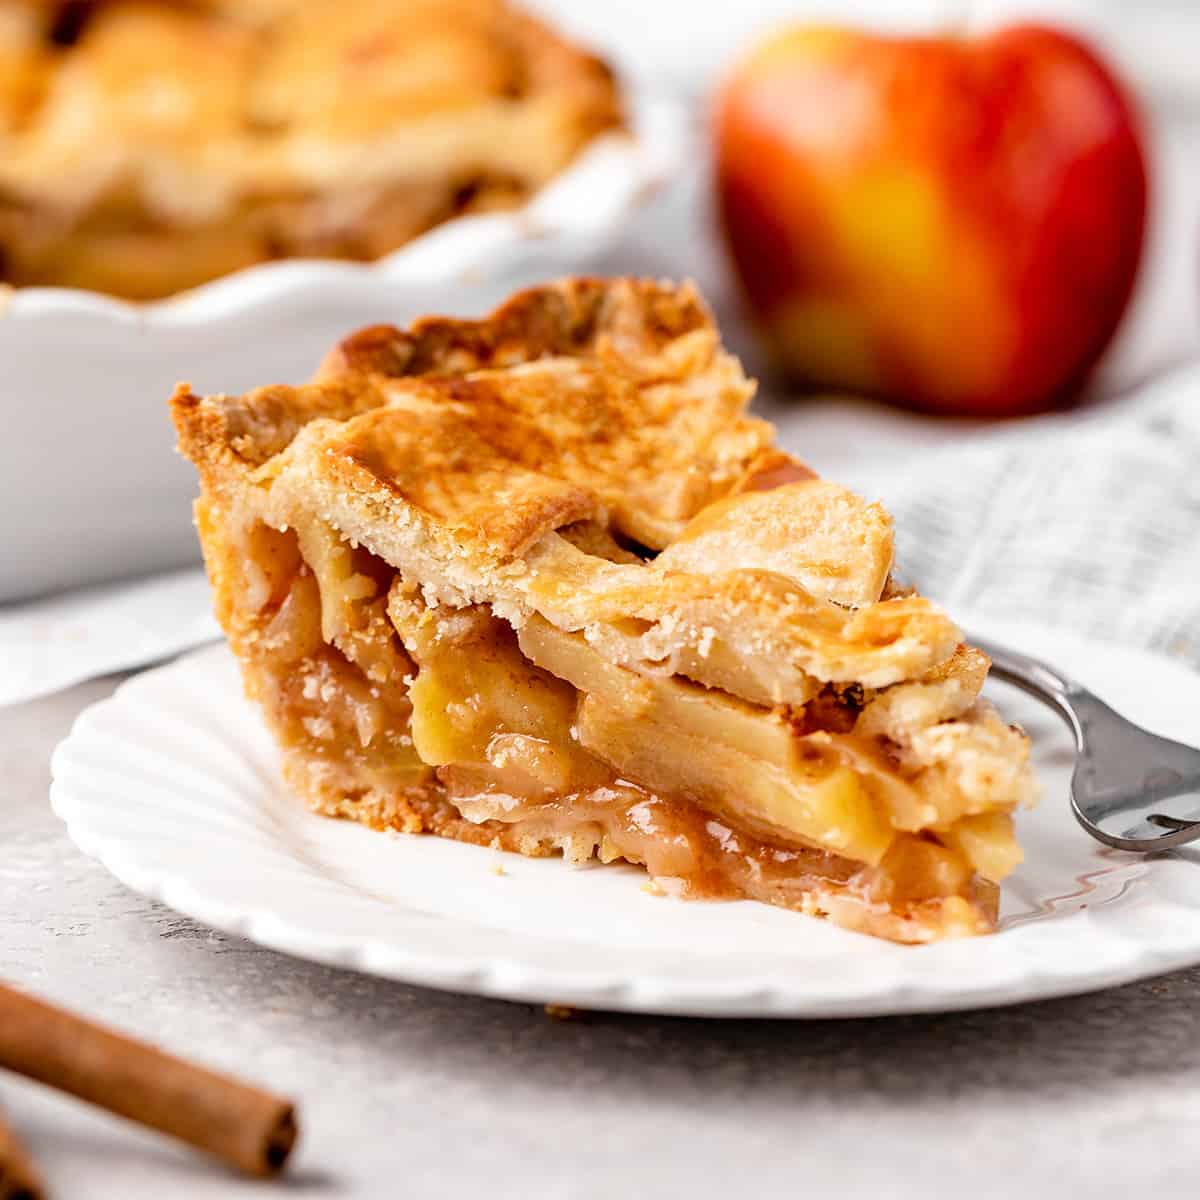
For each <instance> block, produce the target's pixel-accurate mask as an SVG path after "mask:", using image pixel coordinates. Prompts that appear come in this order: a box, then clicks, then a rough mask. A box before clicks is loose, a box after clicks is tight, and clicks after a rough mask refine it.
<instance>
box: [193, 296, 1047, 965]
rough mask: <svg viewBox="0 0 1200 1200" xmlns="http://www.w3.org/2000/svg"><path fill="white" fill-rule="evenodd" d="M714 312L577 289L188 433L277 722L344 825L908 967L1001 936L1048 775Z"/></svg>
mask: <svg viewBox="0 0 1200 1200" xmlns="http://www.w3.org/2000/svg"><path fill="white" fill-rule="evenodd" d="M749 392H750V389H749V385H748V384H747V382H746V381H745V380H744V377H742V376H741V375H740V371H739V369H738V368H737V365H736V363H735V362H734V360H732V359H730V358H729V357H728V356H727V355H724V354H723V353H722V352H721V351H720V348H719V343H718V342H717V340H716V337H715V332H714V331H713V330H712V327H711V325H710V324H709V322H708V318H707V314H705V313H704V312H703V310H702V309H701V308H700V307H698V305H697V303H696V301H695V298H694V297H693V296H692V295H691V294H690V293H688V292H686V291H682V290H674V289H670V288H665V287H663V286H660V285H654V284H644V283H638V282H634V281H610V282H606V281H566V282H564V283H562V284H559V285H554V286H551V287H547V288H544V289H535V290H534V291H531V292H529V293H526V294H523V295H521V296H518V297H516V298H515V299H514V300H513V301H511V302H510V304H509V305H507V306H505V307H504V308H503V309H501V310H499V311H498V312H497V313H496V314H494V315H493V316H492V317H490V318H487V319H485V320H484V321H481V322H443V321H431V322H429V323H426V324H422V325H419V326H417V327H416V328H415V329H414V330H413V331H410V332H401V331H399V330H379V329H377V330H369V331H365V332H364V333H363V334H360V335H357V336H356V337H354V338H351V339H350V340H349V341H348V342H346V343H344V344H343V345H342V346H341V347H339V348H338V349H337V351H335V353H334V354H333V355H332V356H331V357H330V359H329V360H327V362H326V364H325V366H324V367H323V369H322V372H321V374H320V376H319V382H318V383H315V384H313V385H310V386H309V387H307V388H265V389H262V390H261V391H260V392H257V393H252V394H251V395H250V396H247V397H210V398H207V399H204V400H201V399H199V398H197V397H195V396H192V395H191V394H190V393H188V392H187V391H186V390H183V391H181V392H180V393H179V394H178V395H177V396H176V399H175V417H176V421H177V424H178V425H179V428H180V432H181V443H182V445H183V448H184V450H185V452H186V453H187V454H188V455H189V457H191V458H192V459H193V460H194V461H195V462H196V463H197V465H198V466H199V467H200V472H201V478H202V481H203V494H202V498H201V500H200V502H199V504H198V509H197V513H198V525H199V529H200V535H201V540H202V543H203V545H204V550H205V556H206V560H207V563H208V568H209V573H210V576H211V579H212V583H213V587H214V591H215V593H216V597H217V612H218V616H219V618H220V620H221V622H222V624H223V626H224V627H225V629H226V631H227V633H228V636H229V640H230V644H231V646H232V648H233V650H234V652H235V653H236V654H237V655H238V657H239V658H240V660H241V662H242V667H243V673H244V677H245V680H246V686H247V690H248V692H249V693H250V695H251V696H253V697H254V698H255V699H257V701H258V702H259V704H260V705H261V707H262V710H263V712H264V714H265V716H266V718H267V721H268V723H269V724H270V726H271V728H272V730H273V732H274V734H275V736H276V738H277V740H278V741H279V743H280V745H281V747H282V749H283V761H284V768H285V773H286V776H287V779H288V781H289V782H290V783H291V785H292V786H293V787H294V788H295V790H296V791H298V792H299V793H300V794H302V795H303V796H304V797H305V798H306V799H307V801H308V802H309V803H310V805H312V806H313V807H314V808H315V809H317V810H318V811H320V812H323V813H327V814H330V815H337V816H344V817H350V818H353V819H355V820H358V821H362V822H364V823H367V824H369V825H372V826H375V827H378V828H393V829H400V830H404V831H409V832H421V831H425V832H431V833H435V834H439V835H441V836H445V837H451V838H455V839H458V840H461V841H466V842H471V843H475V844H479V845H489V846H493V847H496V848H500V849H505V850H513V851H517V852H520V853H523V854H527V855H549V854H554V853H561V854H563V856H564V857H566V858H568V859H569V860H571V861H573V862H576V863H583V862H588V861H591V860H598V861H600V862H603V863H612V862H616V861H624V862H627V863H632V864H639V865H641V866H644V867H645V869H646V870H647V872H648V873H649V875H650V877H651V879H652V880H653V881H654V883H655V884H656V885H657V886H658V887H660V888H661V889H662V890H664V891H669V892H671V893H673V894H677V895H681V896H685V897H708V898H717V897H720V898H744V899H754V900H761V901H766V902H769V903H772V904H776V905H780V906H783V907H787V908H792V909H797V910H801V911H804V912H809V913H817V914H822V915H827V916H829V917H831V918H832V919H833V920H834V921H836V922H837V923H838V924H840V925H843V926H847V927H850V928H854V929H858V930H862V931H864V932H867V933H871V934H875V935H878V936H882V937H887V938H892V939H894V940H897V941H903V942H922V941H929V940H932V939H936V938H939V937H944V936H949V935H958V934H971V933H982V932H986V931H988V930H989V929H991V928H992V927H993V926H994V921H995V915H996V901H997V895H998V892H997V887H996V884H997V883H998V882H999V881H1000V880H1001V879H1003V878H1004V877H1005V876H1006V875H1007V874H1008V873H1009V872H1010V871H1011V870H1012V869H1013V867H1014V866H1015V865H1016V864H1017V862H1019V861H1020V851H1019V849H1018V846H1017V843H1016V840H1015V838H1014V836H1013V821H1012V813H1013V811H1014V810H1015V809H1016V808H1017V807H1018V806H1020V805H1021V804H1024V803H1027V802H1028V801H1029V800H1030V799H1031V797H1032V795H1033V791H1034V786H1033V781H1032V778H1031V776H1030V773H1029V767H1028V762H1027V757H1028V749H1027V744H1026V741H1025V739H1024V737H1023V735H1021V733H1020V732H1019V731H1018V730H1015V729H1014V728H1012V727H1010V726H1008V725H1006V724H1005V723H1004V722H1003V721H1002V720H1001V719H1000V717H999V716H998V715H997V714H996V713H995V712H994V710H993V709H992V708H991V706H990V705H989V704H988V703H987V702H986V701H984V700H983V699H982V698H981V696H980V689H981V687H982V685H983V682H984V678H985V676H986V673H987V668H988V662H987V659H986V657H985V656H984V655H982V654H981V653H980V652H979V651H977V650H974V649H972V648H970V647H969V646H966V645H964V644H963V643H962V641H961V635H960V634H959V633H958V630H957V629H956V628H955V627H954V625H953V623H952V622H951V621H950V620H949V618H948V617H946V615H945V614H944V613H942V612H941V611H940V610H938V609H937V608H936V607H934V606H933V605H931V604H930V603H929V602H928V601H927V600H925V599H923V598H922V597H920V596H918V595H916V594H915V593H912V592H905V591H901V590H899V589H897V588H895V587H894V586H892V584H891V583H890V582H889V579H890V575H889V573H890V569H891V565H892V531H891V523H890V519H889V518H888V517H887V515H886V513H884V511H883V510H882V509H881V508H880V507H879V506H878V505H873V504H868V503H867V502H865V501H863V500H861V499H860V498H859V497H856V496H854V495H853V493H850V492H848V491H847V490H846V489H844V488H839V487H838V486H837V485H834V484H831V483H828V482H826V481H824V480H820V479H817V478H816V477H815V476H814V475H813V474H812V472H811V471H808V470H807V468H804V467H803V466H802V465H801V464H799V463H796V462H795V461H794V460H791V459H789V458H788V457H787V456H786V455H784V454H782V453H781V452H779V451H777V450H775V449H774V448H773V447H771V446H770V442H769V437H770V430H769V427H767V426H765V424H764V423H763V422H759V421H755V420H754V419H752V418H749V417H746V416H745V415H744V414H743V412H742V409H743V408H744V406H745V404H746V402H747V400H748V398H749Z"/></svg>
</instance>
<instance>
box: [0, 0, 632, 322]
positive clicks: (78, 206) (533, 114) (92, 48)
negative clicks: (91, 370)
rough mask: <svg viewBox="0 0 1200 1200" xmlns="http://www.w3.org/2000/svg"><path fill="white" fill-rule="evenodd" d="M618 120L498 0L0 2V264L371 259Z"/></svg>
mask: <svg viewBox="0 0 1200 1200" xmlns="http://www.w3.org/2000/svg"><path fill="white" fill-rule="evenodd" d="M620 124H621V115H620V107H619V101H618V96H617V92H616V88H615V85H614V83H613V80H612V76H611V74H610V73H609V71H608V69H607V68H606V67H605V66H604V64H603V63H601V62H600V61H598V60H597V59H595V58H593V57H591V56H590V55H588V54H586V53H584V52H583V51H581V50H579V49H577V48H576V47H574V46H571V45H569V44H568V43H567V42H565V41H563V40H562V39H561V38H559V37H558V36H556V35H555V34H554V33H552V32H551V31H550V30H549V29H547V28H546V27H545V26H544V25H542V24H540V23H539V22H537V21H536V20H534V19H533V18H531V17H528V16H526V15H524V14H523V13H520V12H518V11H517V10H516V9H514V8H512V7H510V6H509V5H508V4H507V3H505V2H504V0H336V2H334V0H209V2H207V3H203V2H200V0H196V2H194V3H184V2H180V3H168V2H166V0H160V2H151V0H93V2H91V3H86V2H80V0H60V2H52V0H0V279H2V280H5V281H7V282H9V283H12V284H18V285H21V284H55V285H61V286H68V287H81V288H90V289H93V290H96V291H102V292H109V293H113V294H115V295H121V296H127V297H133V298H139V299H146V298H152V297H158V296H164V295H168V294H170V293H173V292H177V291H180V290H182V289H184V288H188V287H192V286H195V285H196V284H199V283H203V282H205V281H206V280H209V279H213V278H216V277H217V276H220V275H224V274H227V273H228V272H230V271H234V270H237V269H238V268H241V267H245V266H249V265H251V264H254V263H260V262H265V261H268V260H272V259H278V258H288V257H295V256H305V257H314V256H315V257H337V258H350V259H374V258H377V257H379V256H380V255H382V254H385V253H386V252H388V251H390V250H392V249H394V248H395V247H397V246H399V245H401V244H402V243H404V242H406V241H407V240H409V239H410V238H412V237H414V236H415V235H416V234H419V233H421V232H423V231H424V230H426V229H428V228H430V227H431V226H433V225H435V224H437V223H438V222H440V221H443V220H445V219H447V218H448V217H452V216H455V215H457V214H459V213H463V212H474V211H481V210H487V209H495V208H504V207H511V206H513V205H515V204H518V203H520V202H521V201H522V200H523V199H524V198H526V197H527V196H529V195H530V193H531V192H533V191H535V190H536V189H537V188H539V187H540V186H541V185H543V184H544V183H546V182H547V181H548V180H549V179H550V178H551V177H552V176H553V175H555V174H556V173H557V172H559V171H560V170H561V169H562V168H563V167H564V166H565V165H566V164H567V163H568V162H569V161H570V160H571V159H572V158H573V157H574V155H575V154H576V153H577V152H578V151H579V150H580V148H581V147H582V146H583V145H584V144H585V143H586V142H587V141H588V140H589V139H591V138H592V137H593V136H594V135H595V134H596V133H598V132H599V131H601V130H605V129H609V128H613V127H616V126H619V125H620Z"/></svg>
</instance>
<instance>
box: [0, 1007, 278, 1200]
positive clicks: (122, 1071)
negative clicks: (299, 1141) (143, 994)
mask: <svg viewBox="0 0 1200 1200" xmlns="http://www.w3.org/2000/svg"><path fill="white" fill-rule="evenodd" d="M0 1067H7V1068H8V1069H10V1070H13V1071H18V1072H20V1073H21V1074H22V1075H27V1076H28V1077H29V1078H30V1079H36V1080H38V1081H39V1082H41V1083H45V1084H49V1085H50V1087H54V1088H59V1089H60V1090H62V1091H64V1092H70V1093H71V1095H73V1096H78V1097H79V1098H80V1099H81V1100H87V1101H88V1102H89V1103H91V1104H97V1105H99V1106H100V1107H101V1108H106V1109H108V1110H109V1112H114V1113H118V1114H119V1115H120V1116H122V1117H127V1118H128V1119H129V1120H131V1121H137V1122H138V1123H139V1124H141V1125H147V1126H149V1127H150V1128H152V1129H158V1130H161V1131H162V1132H163V1133H166V1134H170V1135H171V1136H172V1137H176V1138H179V1139H180V1140H181V1141H184V1142H187V1143H188V1144H189V1145H192V1146H195V1147H196V1148H197V1149H200V1150H205V1151H207V1152H208V1153H209V1154H212V1155H215V1156H216V1157H217V1158H220V1159H223V1160H224V1161H225V1162H227V1163H229V1164H230V1165H231V1166H234V1167H237V1168H238V1169H239V1170H242V1171H245V1172H246V1173H248V1174H250V1175H262V1176H265V1175H274V1174H276V1173H277V1172H278V1171H279V1170H280V1169H281V1168H282V1167H283V1165H284V1163H285V1162H287V1158H288V1155H289V1154H290V1153H291V1150H292V1146H293V1144H294V1143H295V1140H296V1132H297V1130H296V1116H295V1110H294V1108H293V1106H292V1104H291V1103H290V1102H289V1101H288V1100H285V1099H282V1098H281V1097H279V1096H273V1095H271V1094H270V1093H269V1092H264V1091H260V1090H259V1089H258V1088H255V1087H250V1086H249V1085H247V1084H244V1083H240V1082H239V1081H238V1080H236V1079H232V1078H230V1077H229V1076H227V1075H220V1074H218V1073H217V1072H215V1071H209V1070H206V1069H205V1068H204V1067H198V1066H195V1065H194V1064H192V1063H188V1062H184V1061H183V1060H182V1059H179V1058H175V1057H174V1056H173V1055H170V1054H165V1053H164V1052H163V1051H161V1050H157V1049H155V1048H154V1047H153V1046H150V1045H147V1044H146V1043H145V1042H140V1041H136V1040H135V1039H133V1038H130V1037H126V1036H125V1035H124V1034H121V1033H118V1032H116V1031H115V1030H112V1029H107V1028H105V1027H104V1026H102V1025H96V1024H93V1023H92V1022H90V1021H85V1020H83V1019H82V1018H81V1017H77V1016H75V1015H73V1014H72V1013H69V1012H66V1011H65V1010H64V1009H61V1008H58V1007H56V1006H54V1005H52V1004H47V1003H45V1002H44V1001H42V1000H36V999H34V998H33V997H32V996H28V995H26V994H24V993H23V992H19V991H16V990H15V989H13V988H10V987H6V986H4V985H3V984H0ZM35 1194H36V1193H35Z"/></svg>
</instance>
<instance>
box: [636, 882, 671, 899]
mask: <svg viewBox="0 0 1200 1200" xmlns="http://www.w3.org/2000/svg"><path fill="white" fill-rule="evenodd" d="M642 891H643V892H645V893H646V895H647V896H665V895H666V894H667V893H666V892H665V891H664V890H663V886H662V884H661V883H659V882H658V880H657V879H647V880H646V882H645V883H643V884H642Z"/></svg>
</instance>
